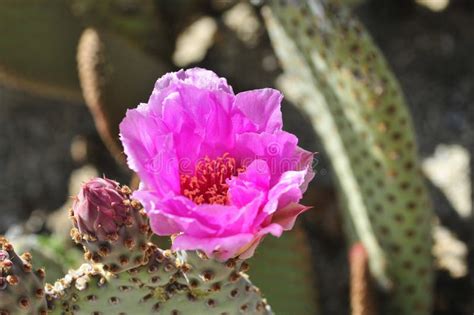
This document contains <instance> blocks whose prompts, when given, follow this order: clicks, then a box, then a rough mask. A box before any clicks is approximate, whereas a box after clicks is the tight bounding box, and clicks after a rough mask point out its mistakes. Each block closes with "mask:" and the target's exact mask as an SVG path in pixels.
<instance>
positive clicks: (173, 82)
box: [120, 68, 314, 260]
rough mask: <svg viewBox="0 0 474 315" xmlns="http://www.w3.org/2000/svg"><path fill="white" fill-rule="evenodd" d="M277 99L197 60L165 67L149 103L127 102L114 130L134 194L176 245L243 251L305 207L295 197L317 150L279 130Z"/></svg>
mask: <svg viewBox="0 0 474 315" xmlns="http://www.w3.org/2000/svg"><path fill="white" fill-rule="evenodd" d="M281 100H282V94H281V93H280V92H279V91H277V90H274V89H269V88H267V89H260V90H253V91H246V92H242V93H238V94H234V93H233V91H232V88H231V87H230V86H229V85H228V84H227V82H226V80H225V79H223V78H219V77H218V76H217V75H216V74H215V73H213V72H211V71H208V70H204V69H199V68H194V69H189V70H186V71H183V70H181V71H178V72H173V73H168V74H166V75H164V76H163V77H162V78H160V79H159V80H158V81H157V82H156V84H155V87H154V90H153V93H152V95H151V97H150V99H149V100H148V103H144V104H140V105H139V106H138V107H137V108H135V109H131V110H128V112H127V115H126V117H125V118H124V120H123V121H122V123H121V124H120V138H121V141H122V143H123V145H124V148H125V153H126V155H127V161H128V165H129V166H130V168H131V169H133V170H134V171H136V172H137V173H138V175H139V177H140V179H141V184H140V188H139V189H138V191H136V192H135V193H134V195H133V197H134V198H136V199H138V200H139V201H140V202H142V204H143V205H144V208H145V210H146V211H147V213H148V216H149V217H150V221H151V226H152V230H153V231H154V232H155V233H156V234H158V235H173V249H174V250H194V249H199V250H202V251H204V252H205V253H206V254H207V255H208V256H210V257H214V258H217V259H219V260H226V259H229V258H231V257H237V256H239V257H240V258H242V259H245V258H248V257H250V256H252V255H253V253H254V250H255V248H256V247H257V245H258V244H259V242H260V241H261V240H262V238H263V237H264V236H265V235H267V234H269V233H270V234H272V235H274V236H277V237H278V236H280V235H281V234H282V232H283V231H284V230H289V229H291V228H292V227H293V225H294V222H295V219H296V217H297V216H298V215H299V214H300V213H302V212H304V211H305V210H307V209H308V207H305V206H303V205H301V204H299V201H300V199H301V198H302V195H303V192H304V191H305V190H306V188H307V185H308V183H309V181H310V180H311V179H312V178H313V176H314V173H313V171H312V168H311V166H312V165H311V164H312V160H313V154H312V153H310V152H307V151H305V150H303V149H301V148H300V147H298V146H297V143H298V139H297V138H296V136H294V135H292V134H290V133H288V132H285V131H283V130H282V117H281V111H280V103H281Z"/></svg>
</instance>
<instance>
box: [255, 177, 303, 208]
mask: <svg viewBox="0 0 474 315" xmlns="http://www.w3.org/2000/svg"><path fill="white" fill-rule="evenodd" d="M305 175H306V173H305V171H288V172H285V173H283V175H282V176H281V178H280V179H279V181H278V183H277V184H276V185H275V186H273V187H272V189H271V190H270V191H269V193H268V203H267V205H266V206H265V209H264V212H266V213H268V214H271V213H273V212H274V211H276V210H277V209H279V208H284V207H286V206H287V205H288V204H290V203H293V202H298V201H299V200H300V199H301V197H302V196H303V193H302V192H301V189H300V187H301V184H303V182H304V179H305Z"/></svg>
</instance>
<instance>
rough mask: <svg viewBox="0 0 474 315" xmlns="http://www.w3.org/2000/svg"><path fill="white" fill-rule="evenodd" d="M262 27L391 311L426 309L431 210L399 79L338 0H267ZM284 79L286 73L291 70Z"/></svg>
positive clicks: (428, 305) (428, 303) (425, 311)
mask: <svg viewBox="0 0 474 315" xmlns="http://www.w3.org/2000/svg"><path fill="white" fill-rule="evenodd" d="M270 4H271V5H270V7H271V9H267V10H266V11H264V13H265V17H266V22H267V26H268V29H269V33H270V37H271V39H272V42H273V44H274V47H275V49H276V52H277V55H278V56H279V58H280V60H281V61H282V63H283V66H284V68H285V71H286V75H287V77H288V78H289V80H288V81H289V82H291V84H287V85H286V86H285V87H283V89H284V90H286V91H285V92H286V94H287V95H288V96H292V98H293V100H294V101H295V103H297V104H298V105H299V106H301V108H302V109H303V110H304V111H306V112H307V113H308V114H309V115H310V116H311V119H312V121H313V123H314V126H315V129H316V131H317V132H318V134H319V136H320V138H321V140H322V142H323V144H324V147H325V150H326V152H327V154H328V155H329V156H330V158H331V162H332V166H333V169H334V172H335V174H336V177H337V182H338V186H339V188H340V191H341V195H342V197H343V199H344V202H345V205H346V209H347V214H348V217H349V221H350V224H351V225H352V226H353V228H354V231H355V234H354V239H352V241H356V240H357V239H360V240H361V241H362V242H363V244H364V247H365V248H366V250H367V252H368V255H369V259H370V267H371V271H372V273H373V275H374V276H375V277H376V279H377V280H378V283H379V284H380V285H381V286H383V287H385V288H386V289H388V290H390V291H391V292H390V298H389V303H388V304H389V305H388V308H389V310H388V311H387V313H391V314H429V313H430V310H431V302H432V301H431V299H432V297H431V294H430V292H431V289H432V266H431V254H430V251H431V246H430V245H431V233H430V232H431V215H432V210H431V207H430V205H429V202H428V197H427V193H426V190H425V187H424V183H423V181H422V176H421V175H420V171H419V165H418V162H417V155H416V144H415V139H414V132H413V129H412V127H411V120H410V117H409V114H408V111H407V108H406V106H405V101H404V98H403V95H402V93H401V91H400V88H399V86H398V83H397V82H396V80H395V78H394V77H393V75H392V74H391V72H390V70H389V69H388V66H387V63H386V61H385V60H384V59H383V57H382V55H381V54H380V52H379V51H378V49H377V48H376V47H375V45H374V44H373V42H372V40H371V38H370V36H369V35H368V34H367V32H366V31H365V30H364V27H363V26H362V25H361V24H360V23H359V22H358V21H357V19H355V18H354V17H352V16H351V14H350V12H349V10H348V9H347V8H345V7H344V6H342V5H340V4H339V2H338V1H332V0H325V1H322V0H321V1H304V0H291V1H270ZM290 79H291V80H290Z"/></svg>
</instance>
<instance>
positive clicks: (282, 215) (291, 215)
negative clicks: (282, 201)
mask: <svg viewBox="0 0 474 315" xmlns="http://www.w3.org/2000/svg"><path fill="white" fill-rule="evenodd" d="M309 209H311V207H307V206H304V205H301V204H299V203H291V204H288V205H287V206H286V207H284V208H283V209H279V210H278V211H277V212H276V213H275V214H274V215H273V217H272V222H273V223H274V224H278V225H279V226H281V227H282V228H283V230H285V231H289V230H291V229H292V228H293V226H294V225H295V221H296V218H297V217H298V216H299V215H300V214H302V213H303V212H305V211H307V210H309Z"/></svg>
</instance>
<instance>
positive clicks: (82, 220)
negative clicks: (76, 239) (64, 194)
mask: <svg viewBox="0 0 474 315" xmlns="http://www.w3.org/2000/svg"><path fill="white" fill-rule="evenodd" d="M126 199H127V197H126V195H125V194H124V193H123V192H122V191H121V189H120V186H119V184H118V183H117V182H115V181H113V180H110V179H107V178H94V179H92V180H90V181H88V182H87V183H85V184H83V185H82V188H81V190H80V191H79V194H78V195H77V197H76V199H75V200H74V203H73V206H72V211H73V216H74V219H75V220H74V221H75V225H76V227H77V229H78V230H79V231H80V232H81V233H82V234H88V235H91V236H95V237H97V238H98V239H105V238H106V237H107V235H111V234H114V233H116V232H117V231H118V229H119V228H120V227H121V226H122V225H124V224H125V223H126V220H127V214H128V212H129V206H128V205H126V204H125V203H124V200H126Z"/></svg>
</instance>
